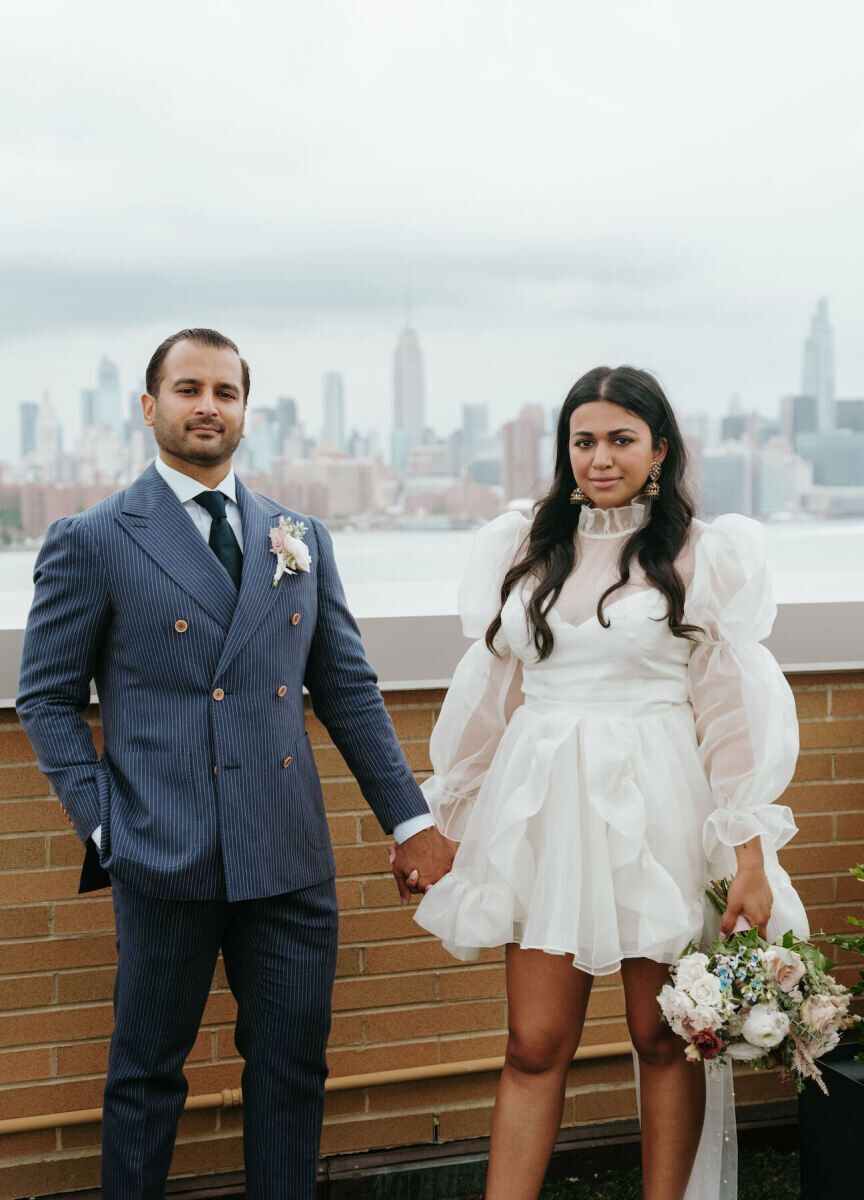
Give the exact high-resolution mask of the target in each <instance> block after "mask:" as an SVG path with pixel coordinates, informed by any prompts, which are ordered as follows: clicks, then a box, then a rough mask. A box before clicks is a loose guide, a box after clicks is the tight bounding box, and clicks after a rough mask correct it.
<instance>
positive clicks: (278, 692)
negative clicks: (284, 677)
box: [276, 683, 288, 699]
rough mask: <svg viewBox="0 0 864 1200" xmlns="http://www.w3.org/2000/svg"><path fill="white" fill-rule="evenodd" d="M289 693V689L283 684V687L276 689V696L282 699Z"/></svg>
mask: <svg viewBox="0 0 864 1200" xmlns="http://www.w3.org/2000/svg"><path fill="white" fill-rule="evenodd" d="M287 691H288V689H287V687H286V686H285V684H284V683H283V684H282V686H281V687H278V688H277V689H276V695H277V696H279V698H280V699H281V698H282V696H284V695H285V693H286V692H287Z"/></svg>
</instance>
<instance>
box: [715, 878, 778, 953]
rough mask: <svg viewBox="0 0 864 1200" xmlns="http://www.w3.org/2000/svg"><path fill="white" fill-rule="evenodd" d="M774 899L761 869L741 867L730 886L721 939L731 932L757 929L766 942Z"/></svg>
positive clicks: (721, 925)
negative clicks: (749, 928)
mask: <svg viewBox="0 0 864 1200" xmlns="http://www.w3.org/2000/svg"><path fill="white" fill-rule="evenodd" d="M773 902H774V896H773V894H772V892H771V885H770V884H769V883H768V877H767V876H766V874H765V869H764V867H762V866H746V867H745V866H740V865H739V867H738V870H737V871H736V873H735V877H734V879H733V880H732V882H731V883H730V884H729V898H728V902H727V905H726V911H725V913H724V914H723V917H722V920H721V921H720V936H721V938H723V939H725V938H727V937H729V935H730V934H731V933H735V932H737V930H736V928H735V927H736V924H737V925H738V930H740V929H747V928H748V927H752V926H755V927H756V928H757V929H758V930H759V936H760V937H761V938H765V939H766V940H767V937H768V933H767V928H768V918H769V917H770V916H771V905H772V904H773Z"/></svg>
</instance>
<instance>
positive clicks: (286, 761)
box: [282, 754, 294, 767]
mask: <svg viewBox="0 0 864 1200" xmlns="http://www.w3.org/2000/svg"><path fill="white" fill-rule="evenodd" d="M293 761H294V759H293V758H292V757H291V755H290V754H289V755H288V757H287V758H283V759H282V766H283V767H290V766H291V764H292V762H293Z"/></svg>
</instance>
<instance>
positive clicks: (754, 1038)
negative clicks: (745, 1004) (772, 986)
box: [741, 1004, 789, 1050]
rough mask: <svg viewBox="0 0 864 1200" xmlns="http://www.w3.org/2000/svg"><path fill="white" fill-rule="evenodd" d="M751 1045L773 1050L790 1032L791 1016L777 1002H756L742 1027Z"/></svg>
mask: <svg viewBox="0 0 864 1200" xmlns="http://www.w3.org/2000/svg"><path fill="white" fill-rule="evenodd" d="M741 1032H742V1033H743V1034H744V1037H745V1038H746V1039H747V1041H748V1042H749V1043H750V1045H751V1046H759V1047H760V1048H761V1049H762V1050H771V1049H773V1047H774V1046H779V1045H780V1043H781V1042H782V1041H783V1039H784V1038H785V1037H786V1035H787V1034H788V1032H789V1018H788V1017H787V1016H786V1014H785V1013H784V1012H781V1011H780V1009H779V1008H778V1007H777V1005H776V1004H754V1005H753V1007H752V1008H751V1009H750V1011H749V1013H748V1014H747V1016H746V1017H745V1018H744V1024H743V1026H742V1028H741Z"/></svg>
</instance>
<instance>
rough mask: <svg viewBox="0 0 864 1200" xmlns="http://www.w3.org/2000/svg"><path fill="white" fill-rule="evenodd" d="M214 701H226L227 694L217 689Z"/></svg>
mask: <svg viewBox="0 0 864 1200" xmlns="http://www.w3.org/2000/svg"><path fill="white" fill-rule="evenodd" d="M213 699H214V700H224V699H225V693H224V692H223V691H222V689H221V688H216V690H215V691H214V692H213Z"/></svg>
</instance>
